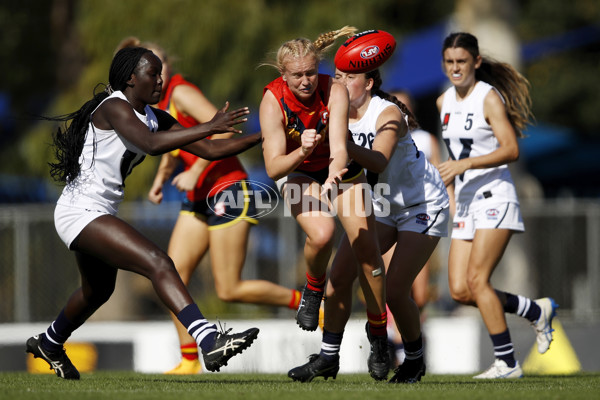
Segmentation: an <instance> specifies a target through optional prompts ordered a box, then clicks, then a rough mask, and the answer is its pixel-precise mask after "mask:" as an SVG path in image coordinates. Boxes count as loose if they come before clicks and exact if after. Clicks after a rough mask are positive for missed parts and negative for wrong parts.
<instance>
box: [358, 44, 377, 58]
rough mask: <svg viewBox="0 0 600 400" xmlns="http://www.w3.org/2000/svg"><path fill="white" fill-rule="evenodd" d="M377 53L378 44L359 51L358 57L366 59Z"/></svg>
mask: <svg viewBox="0 0 600 400" xmlns="http://www.w3.org/2000/svg"><path fill="white" fill-rule="evenodd" d="M377 54H379V46H375V45H373V46H368V47H365V49H364V50H363V51H361V52H360V58H364V59H365V60H368V59H369V58H373V57H375V56H376V55H377Z"/></svg>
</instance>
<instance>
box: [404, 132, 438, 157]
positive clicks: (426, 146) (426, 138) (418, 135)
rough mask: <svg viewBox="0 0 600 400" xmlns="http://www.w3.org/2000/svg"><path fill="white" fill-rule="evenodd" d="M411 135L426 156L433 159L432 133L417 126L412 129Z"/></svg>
mask: <svg viewBox="0 0 600 400" xmlns="http://www.w3.org/2000/svg"><path fill="white" fill-rule="evenodd" d="M410 136H411V137H412V140H413V142H415V145H416V146H417V148H418V149H419V150H420V151H422V152H423V154H424V155H425V158H427V159H428V160H431V155H432V154H433V149H432V148H431V140H432V139H431V134H430V133H429V132H427V131H424V130H423V129H420V128H417V129H415V130H412V131H410Z"/></svg>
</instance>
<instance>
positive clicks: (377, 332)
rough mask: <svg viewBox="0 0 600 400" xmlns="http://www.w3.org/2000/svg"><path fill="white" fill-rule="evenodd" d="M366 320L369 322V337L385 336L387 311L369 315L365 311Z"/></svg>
mask: <svg viewBox="0 0 600 400" xmlns="http://www.w3.org/2000/svg"><path fill="white" fill-rule="evenodd" d="M367 318H368V320H369V332H371V335H373V336H384V335H387V311H384V312H383V313H381V314H371V313H370V312H369V311H367Z"/></svg>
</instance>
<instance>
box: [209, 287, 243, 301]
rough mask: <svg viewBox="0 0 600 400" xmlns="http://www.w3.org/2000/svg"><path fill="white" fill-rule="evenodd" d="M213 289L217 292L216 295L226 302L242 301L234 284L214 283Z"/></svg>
mask: <svg viewBox="0 0 600 400" xmlns="http://www.w3.org/2000/svg"><path fill="white" fill-rule="evenodd" d="M215 291H216V292H217V297H218V298H219V300H221V301H224V302H226V303H237V302H241V301H242V298H241V295H240V293H239V291H238V290H236V287H235V286H231V285H228V286H223V285H219V284H216V285H215Z"/></svg>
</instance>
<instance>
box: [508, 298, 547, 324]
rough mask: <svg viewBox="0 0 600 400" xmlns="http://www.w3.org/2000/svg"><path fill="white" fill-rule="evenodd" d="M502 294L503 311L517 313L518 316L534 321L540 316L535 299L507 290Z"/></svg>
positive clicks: (540, 311)
mask: <svg viewBox="0 0 600 400" xmlns="http://www.w3.org/2000/svg"><path fill="white" fill-rule="evenodd" d="M504 294H505V295H506V304H505V305H504V311H505V312H508V313H511V314H517V315H518V316H520V317H524V318H527V319H528V320H529V321H531V322H536V321H537V320H538V319H539V318H540V315H541V314H542V310H541V309H540V306H538V305H537V304H536V303H535V301H533V300H531V299H529V298H527V297H524V296H521V295H514V294H511V293H507V292H504Z"/></svg>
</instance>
